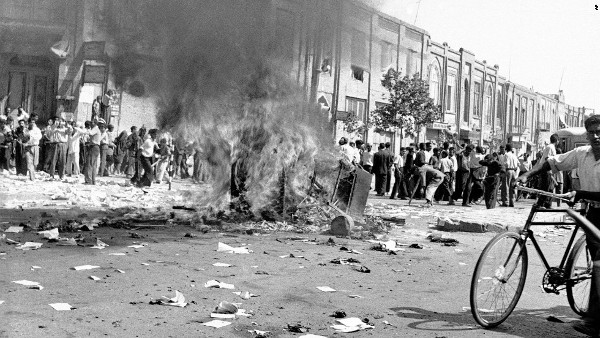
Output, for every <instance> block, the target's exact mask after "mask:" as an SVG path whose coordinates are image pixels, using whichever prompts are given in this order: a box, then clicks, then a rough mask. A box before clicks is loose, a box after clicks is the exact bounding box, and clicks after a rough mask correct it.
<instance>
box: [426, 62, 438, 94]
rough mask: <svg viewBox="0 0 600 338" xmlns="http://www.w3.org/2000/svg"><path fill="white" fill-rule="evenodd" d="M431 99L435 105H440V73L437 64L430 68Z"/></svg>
mask: <svg viewBox="0 0 600 338" xmlns="http://www.w3.org/2000/svg"><path fill="white" fill-rule="evenodd" d="M429 97H431V98H432V99H433V103H435V104H440V71H439V70H438V67H437V65H436V64H435V63H432V64H431V67H430V68H429Z"/></svg>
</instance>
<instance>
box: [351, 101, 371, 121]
mask: <svg viewBox="0 0 600 338" xmlns="http://www.w3.org/2000/svg"><path fill="white" fill-rule="evenodd" d="M366 107H367V100H362V99H357V98H353V97H346V111H347V112H348V113H349V114H356V116H357V119H358V120H359V121H363V122H366V121H367V114H366Z"/></svg>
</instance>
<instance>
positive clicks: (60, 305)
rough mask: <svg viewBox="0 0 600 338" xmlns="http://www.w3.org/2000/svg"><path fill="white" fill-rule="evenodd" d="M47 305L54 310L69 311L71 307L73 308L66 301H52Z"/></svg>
mask: <svg viewBox="0 0 600 338" xmlns="http://www.w3.org/2000/svg"><path fill="white" fill-rule="evenodd" d="M48 305H50V306H52V307H53V308H54V310H56V311H71V309H72V308H73V307H72V306H71V305H69V304H68V303H52V304H48Z"/></svg>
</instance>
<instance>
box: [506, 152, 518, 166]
mask: <svg viewBox="0 0 600 338" xmlns="http://www.w3.org/2000/svg"><path fill="white" fill-rule="evenodd" d="M520 164H521V163H519V159H518V158H517V155H515V153H513V152H512V151H509V152H507V153H506V169H514V170H518V169H519V167H520Z"/></svg>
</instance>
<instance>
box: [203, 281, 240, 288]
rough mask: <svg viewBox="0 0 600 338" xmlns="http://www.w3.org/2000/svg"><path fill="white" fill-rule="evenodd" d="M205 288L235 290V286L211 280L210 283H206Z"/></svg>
mask: <svg viewBox="0 0 600 338" xmlns="http://www.w3.org/2000/svg"><path fill="white" fill-rule="evenodd" d="M204 287H205V288H217V289H231V290H233V289H235V286H234V285H233V284H228V283H223V282H219V281H218V280H214V279H213V280H209V281H208V282H206V283H204Z"/></svg>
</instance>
